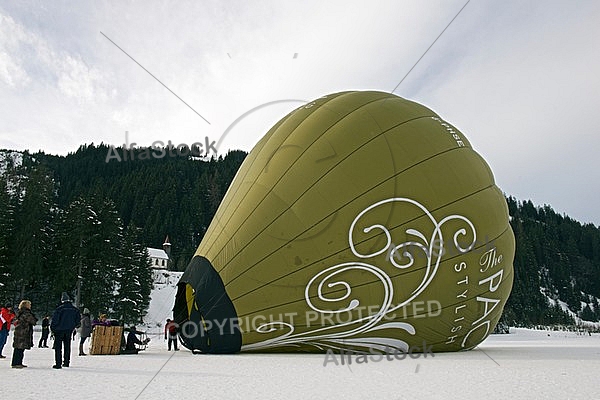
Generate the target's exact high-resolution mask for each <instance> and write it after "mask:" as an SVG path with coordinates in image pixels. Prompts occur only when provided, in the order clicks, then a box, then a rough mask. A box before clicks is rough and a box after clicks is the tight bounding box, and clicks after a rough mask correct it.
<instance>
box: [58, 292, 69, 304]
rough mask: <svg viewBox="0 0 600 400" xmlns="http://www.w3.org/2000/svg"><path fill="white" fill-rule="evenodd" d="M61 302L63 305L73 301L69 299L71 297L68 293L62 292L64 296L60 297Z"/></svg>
mask: <svg viewBox="0 0 600 400" xmlns="http://www.w3.org/2000/svg"><path fill="white" fill-rule="evenodd" d="M60 301H61V302H62V303H67V302H70V301H71V299H70V298H69V295H68V294H67V292H62V295H61V296H60Z"/></svg>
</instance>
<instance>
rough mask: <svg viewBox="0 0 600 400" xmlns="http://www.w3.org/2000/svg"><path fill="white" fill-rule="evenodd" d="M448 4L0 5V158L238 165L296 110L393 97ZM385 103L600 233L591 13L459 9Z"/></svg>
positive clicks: (531, 5) (577, 7) (549, 7)
mask: <svg viewBox="0 0 600 400" xmlns="http://www.w3.org/2000/svg"><path fill="white" fill-rule="evenodd" d="M465 2H466V1H465V0H457V1H455V0H444V1H442V0H440V1H434V0H426V1H421V0H419V1H407V0H397V1H393V0H390V1H376V0H369V1H360V2H358V1H350V0H344V1H322V0H317V1H283V0H282V1H223V0H216V1H195V2H192V1H190V2H181V1H177V2H175V1H173V2H166V1H153V2H141V1H140V2H135V1H129V2H117V1H112V2H101V1H97V2H96V1H94V2H92V1H70V2H67V1H57V2H55V1H53V2H49V1H48V2H30V1H9V0H0V148H8V149H15V150H25V149H28V150H30V151H37V150H40V149H41V150H44V151H45V152H47V153H51V154H67V153H69V152H73V151H75V150H76V149H77V147H78V146H79V145H81V144H84V143H92V142H93V143H100V142H104V143H106V144H114V145H119V144H123V143H124V142H125V132H126V131H127V132H129V133H128V139H129V142H130V143H131V142H136V143H138V144H140V145H150V144H151V143H152V142H154V141H156V140H160V141H163V142H166V141H167V140H171V141H172V142H173V143H175V144H177V143H188V144H191V143H193V142H196V141H203V140H204V138H205V137H209V138H210V139H211V140H216V141H219V140H221V142H222V144H221V146H220V147H219V152H220V153H224V152H226V151H227V149H238V148H239V149H243V150H246V151H248V150H250V149H251V148H252V146H253V145H254V144H255V143H256V142H257V141H258V139H259V138H260V137H261V136H262V135H263V134H264V133H265V132H266V131H267V130H268V129H269V127H270V126H271V125H272V124H273V123H275V122H276V121H277V120H278V119H280V118H281V117H283V116H284V115H285V114H286V113H287V112H289V111H291V110H292V109H294V108H296V107H297V106H299V105H300V104H301V102H302V101H308V100H311V99H315V98H317V97H320V96H322V95H325V94H328V93H332V92H338V91H344V90H380V91H387V92H391V91H392V90H394V88H395V87H396V86H397V85H398V83H399V82H400V81H401V80H402V78H403V77H404V76H405V75H406V74H407V72H408V71H409V70H410V69H411V67H413V65H414V64H415V62H416V61H417V60H418V59H419V57H421V55H422V54H423V53H424V52H425V50H426V49H427V48H428V47H429V46H430V45H431V44H432V43H433V42H434V40H435V39H436V37H437V36H438V35H439V34H440V33H441V32H442V30H443V29H444V28H445V27H446V26H447V25H448V23H449V22H450V21H451V20H452V18H454V17H455V16H456V14H457V13H458V12H459V10H460V9H461V8H462V7H463V6H464V5H465ZM113 42H114V43H113ZM117 46H118V47H117ZM119 47H120V48H121V49H122V50H121V49H119ZM124 52H126V53H127V54H128V55H129V56H130V57H131V58H130V57H129V56H128V55H126V54H125V53H124ZM132 58H133V59H135V61H137V63H139V64H137V63H136V62H134V61H133V60H132ZM140 65H141V66H140ZM142 67H143V68H145V69H146V70H144V69H143V68H142ZM150 73H151V74H152V75H153V76H154V77H156V79H155V78H154V77H153V76H151V75H150ZM157 80H160V82H162V84H164V85H166V86H167V87H168V89H169V90H171V91H169V90H167V88H165V86H163V85H161V83H159V82H158V81H157ZM173 93H174V94H173ZM394 93H395V94H397V95H399V96H402V97H406V98H408V99H411V100H415V101H418V102H420V103H423V104H425V105H426V106H428V107H430V108H432V109H433V110H435V111H436V112H437V113H438V114H440V115H441V116H442V117H443V118H444V119H446V120H447V121H449V122H451V123H453V124H454V125H456V126H457V127H458V128H459V129H460V130H461V131H462V132H463V133H464V134H465V135H466V136H467V137H468V139H469V140H470V141H471V143H472V145H473V146H474V148H475V149H476V150H477V151H478V152H479V153H480V154H482V155H483V156H484V158H486V160H487V161H488V162H489V164H490V165H491V167H492V169H493V171H494V174H495V176H496V180H497V183H498V185H499V186H500V188H501V189H502V190H503V191H504V192H505V193H507V194H509V195H514V196H516V197H517V198H518V199H521V200H525V199H531V200H532V201H533V202H534V203H536V204H538V205H542V204H550V205H551V206H552V207H553V208H554V209H555V210H557V211H559V212H561V213H566V214H568V215H570V216H572V217H574V218H576V219H578V220H580V221H582V222H593V223H594V224H596V225H598V224H600V207H599V205H598V202H599V199H600V179H599V178H600V156H599V155H598V154H597V153H598V150H600V131H599V129H598V123H597V121H596V119H597V118H599V116H598V114H600V113H599V108H600V2H598V1H594V0H589V1H567V0H564V1H521V0H519V1H517V0H507V1H493V0H472V1H470V2H469V3H468V4H467V6H466V7H465V8H464V10H463V11H462V12H461V13H460V15H458V17H457V18H456V19H455V20H454V22H453V23H452V24H451V25H450V27H449V28H448V29H447V30H446V31H445V32H444V34H443V35H442V36H441V37H440V39H439V40H438V41H437V42H436V43H435V44H434V45H433V47H431V49H430V50H429V52H427V54H426V55H425V56H424V57H423V58H422V59H421V61H420V62H419V64H418V65H417V66H416V67H415V68H414V69H413V70H412V72H411V73H410V74H409V75H408V77H407V78H406V79H405V80H404V81H403V82H402V84H401V85H400V86H399V87H398V88H397V89H396V90H395V91H394ZM175 94H176V95H177V96H178V97H179V98H178V97H176V96H175ZM184 102H185V103H184ZM186 103H187V105H186ZM251 110H253V111H252V112H250V111H251ZM224 132H227V134H226V135H225V136H223V133H224Z"/></svg>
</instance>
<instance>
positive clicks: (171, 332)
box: [165, 319, 179, 351]
mask: <svg viewBox="0 0 600 400" xmlns="http://www.w3.org/2000/svg"><path fill="white" fill-rule="evenodd" d="M177 327H178V325H177V322H175V321H171V320H170V319H167V323H166V325H165V340H166V339H167V335H168V337H169V344H168V345H167V348H168V351H171V343H173V346H174V349H175V351H179V349H178V348H177Z"/></svg>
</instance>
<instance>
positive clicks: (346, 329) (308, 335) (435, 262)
mask: <svg viewBox="0 0 600 400" xmlns="http://www.w3.org/2000/svg"><path fill="white" fill-rule="evenodd" d="M393 203H405V204H408V205H412V206H415V207H417V208H418V209H419V210H420V214H421V216H426V217H427V218H428V219H429V221H430V222H431V232H430V233H429V235H426V234H425V233H424V232H421V231H419V230H417V229H414V228H408V229H406V230H405V231H404V233H405V234H406V235H407V236H409V237H411V238H413V240H409V241H405V242H403V243H400V244H398V245H395V244H394V242H393V241H392V231H393V229H394V228H393V227H392V228H387V227H386V226H384V225H382V224H373V225H370V226H367V227H365V228H363V229H362V232H363V233H365V234H368V233H370V232H373V231H380V233H382V234H383V235H384V236H385V245H384V246H383V247H381V248H378V249H377V250H375V251H370V252H369V253H366V254H365V253H363V252H361V251H359V250H358V249H357V245H359V244H360V242H357V241H355V231H356V229H357V228H356V227H357V225H358V224H359V223H360V221H361V219H362V218H363V217H364V216H365V214H367V213H368V212H369V211H371V210H373V209H375V208H378V207H381V206H383V205H386V204H393ZM452 220H454V221H458V222H462V223H464V225H465V227H462V228H460V229H458V230H456V231H455V232H454V234H453V235H452V241H453V244H454V246H455V248H456V249H457V250H458V251H459V252H461V253H466V252H468V251H470V250H471V249H473V247H474V246H475V243H476V240H477V234H476V230H475V227H474V225H473V224H472V223H471V221H470V220H469V219H468V218H466V217H464V216H462V215H449V216H447V217H445V218H443V219H442V220H440V221H439V222H438V221H437V220H436V219H435V218H434V217H433V215H432V214H431V212H429V210H428V209H427V208H426V207H425V206H423V205H422V204H421V203H419V202H417V201H415V200H413V199H409V198H405V197H394V198H389V199H386V200H382V201H379V202H377V203H375V204H373V205H371V206H369V207H367V208H365V209H364V210H363V211H361V212H360V213H359V214H358V215H357V216H356V218H354V220H353V221H352V224H351V225H350V229H349V231H348V243H349V246H350V250H351V251H352V254H353V255H354V256H356V257H357V258H359V259H370V258H374V257H377V256H379V255H382V254H384V253H386V252H388V257H386V261H387V262H389V263H390V264H391V265H392V267H393V268H398V269H408V268H411V267H412V266H414V264H415V254H414V250H413V249H416V250H417V251H419V252H422V253H423V255H424V256H425V258H426V260H427V265H426V268H425V273H424V276H423V279H422V280H421V282H420V284H419V285H418V286H417V288H416V289H414V290H413V291H412V292H411V293H410V295H409V296H408V297H407V298H406V299H399V300H398V301H397V302H396V304H395V305H394V304H393V300H394V285H393V282H392V280H391V278H390V276H389V274H388V273H386V272H385V271H384V270H383V269H381V268H379V267H377V266H374V265H371V264H368V263H365V262H360V261H354V262H347V263H342V264H337V265H334V266H332V267H329V268H326V269H324V270H323V271H321V272H319V273H318V274H316V275H315V276H314V277H313V278H312V279H310V281H309V282H308V283H307V285H306V288H305V291H304V297H305V300H306V304H307V305H308V307H309V308H310V309H311V310H312V311H313V312H316V313H319V314H322V315H339V314H342V313H349V312H351V311H352V310H355V309H356V308H357V307H359V306H360V305H361V301H360V299H358V298H353V297H352V286H351V284H350V283H348V282H347V281H346V280H344V279H343V278H342V277H341V276H342V275H344V274H345V273H352V272H358V271H364V272H368V273H370V274H372V275H373V276H374V277H375V278H377V279H378V280H379V282H380V283H381V285H382V287H383V290H382V293H383V299H382V303H381V304H382V305H381V306H379V305H377V306H376V307H379V309H378V310H377V311H376V312H375V313H374V314H372V315H368V316H364V317H358V318H356V319H351V320H349V321H346V322H341V323H338V324H334V325H331V326H322V327H319V328H317V329H314V330H309V331H305V332H298V333H295V328H294V326H293V325H292V324H290V323H286V322H282V321H276V322H269V323H265V324H263V325H261V326H259V327H258V328H257V329H256V331H257V332H258V333H265V334H266V333H272V332H275V331H276V330H279V329H278V327H279V328H281V327H283V328H285V332H284V333H282V334H280V335H278V336H276V337H274V338H271V339H268V340H264V341H261V342H257V343H253V344H248V345H244V346H242V350H243V351H244V350H247V351H249V350H264V349H272V348H276V347H282V346H292V347H294V346H299V345H301V344H304V345H308V346H313V347H315V348H318V349H320V350H325V349H345V348H347V347H352V348H358V349H365V351H369V350H370V349H376V350H379V351H382V352H384V351H390V350H401V351H407V350H408V345H407V343H406V342H404V341H403V340H399V339H394V338H389V337H379V336H365V335H366V334H369V333H372V332H375V331H378V330H381V329H400V330H403V331H405V332H407V333H408V334H410V335H414V334H415V328H414V326H412V325H411V324H409V323H406V322H386V323H382V322H381V321H382V319H383V318H385V317H386V316H389V315H390V313H392V312H394V311H395V310H398V309H399V308H401V307H404V306H405V305H407V304H408V303H410V302H411V301H413V300H414V299H415V298H417V297H418V296H419V295H420V294H421V293H422V292H423V291H424V290H425V289H426V288H427V287H428V286H429V284H430V283H431V281H432V280H433V278H434V277H435V275H436V273H437V270H438V267H439V265H440V262H441V259H442V256H443V253H444V251H443V249H444V248H445V246H444V237H443V234H442V226H443V225H444V224H445V223H447V222H448V221H452ZM469 235H472V240H470V241H468V242H469V245H467V246H466V247H464V246H462V245H461V244H460V243H459V239H460V237H468V236H469ZM369 240H373V237H370V238H367V239H366V240H365V241H369ZM436 250H437V251H436ZM439 250H442V251H439ZM325 289H330V290H331V289H334V290H335V289H338V290H337V291H341V294H338V295H336V296H335V297H334V296H332V295H331V294H330V295H327V294H326V293H325ZM315 292H316V296H315V295H314V294H313V295H311V293H315ZM317 300H318V301H320V302H322V303H323V304H324V305H328V304H330V303H333V304H341V305H340V306H338V307H325V308H323V306H321V307H319V306H317V305H315V301H317Z"/></svg>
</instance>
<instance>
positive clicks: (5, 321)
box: [0, 304, 15, 358]
mask: <svg viewBox="0 0 600 400" xmlns="http://www.w3.org/2000/svg"><path fill="white" fill-rule="evenodd" d="M14 317H15V313H14V312H13V308H12V304H7V305H6V307H2V309H0V358H6V356H3V355H2V350H4V345H5V344H6V339H7V338H8V332H10V326H11V324H12V320H13V318H14Z"/></svg>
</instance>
